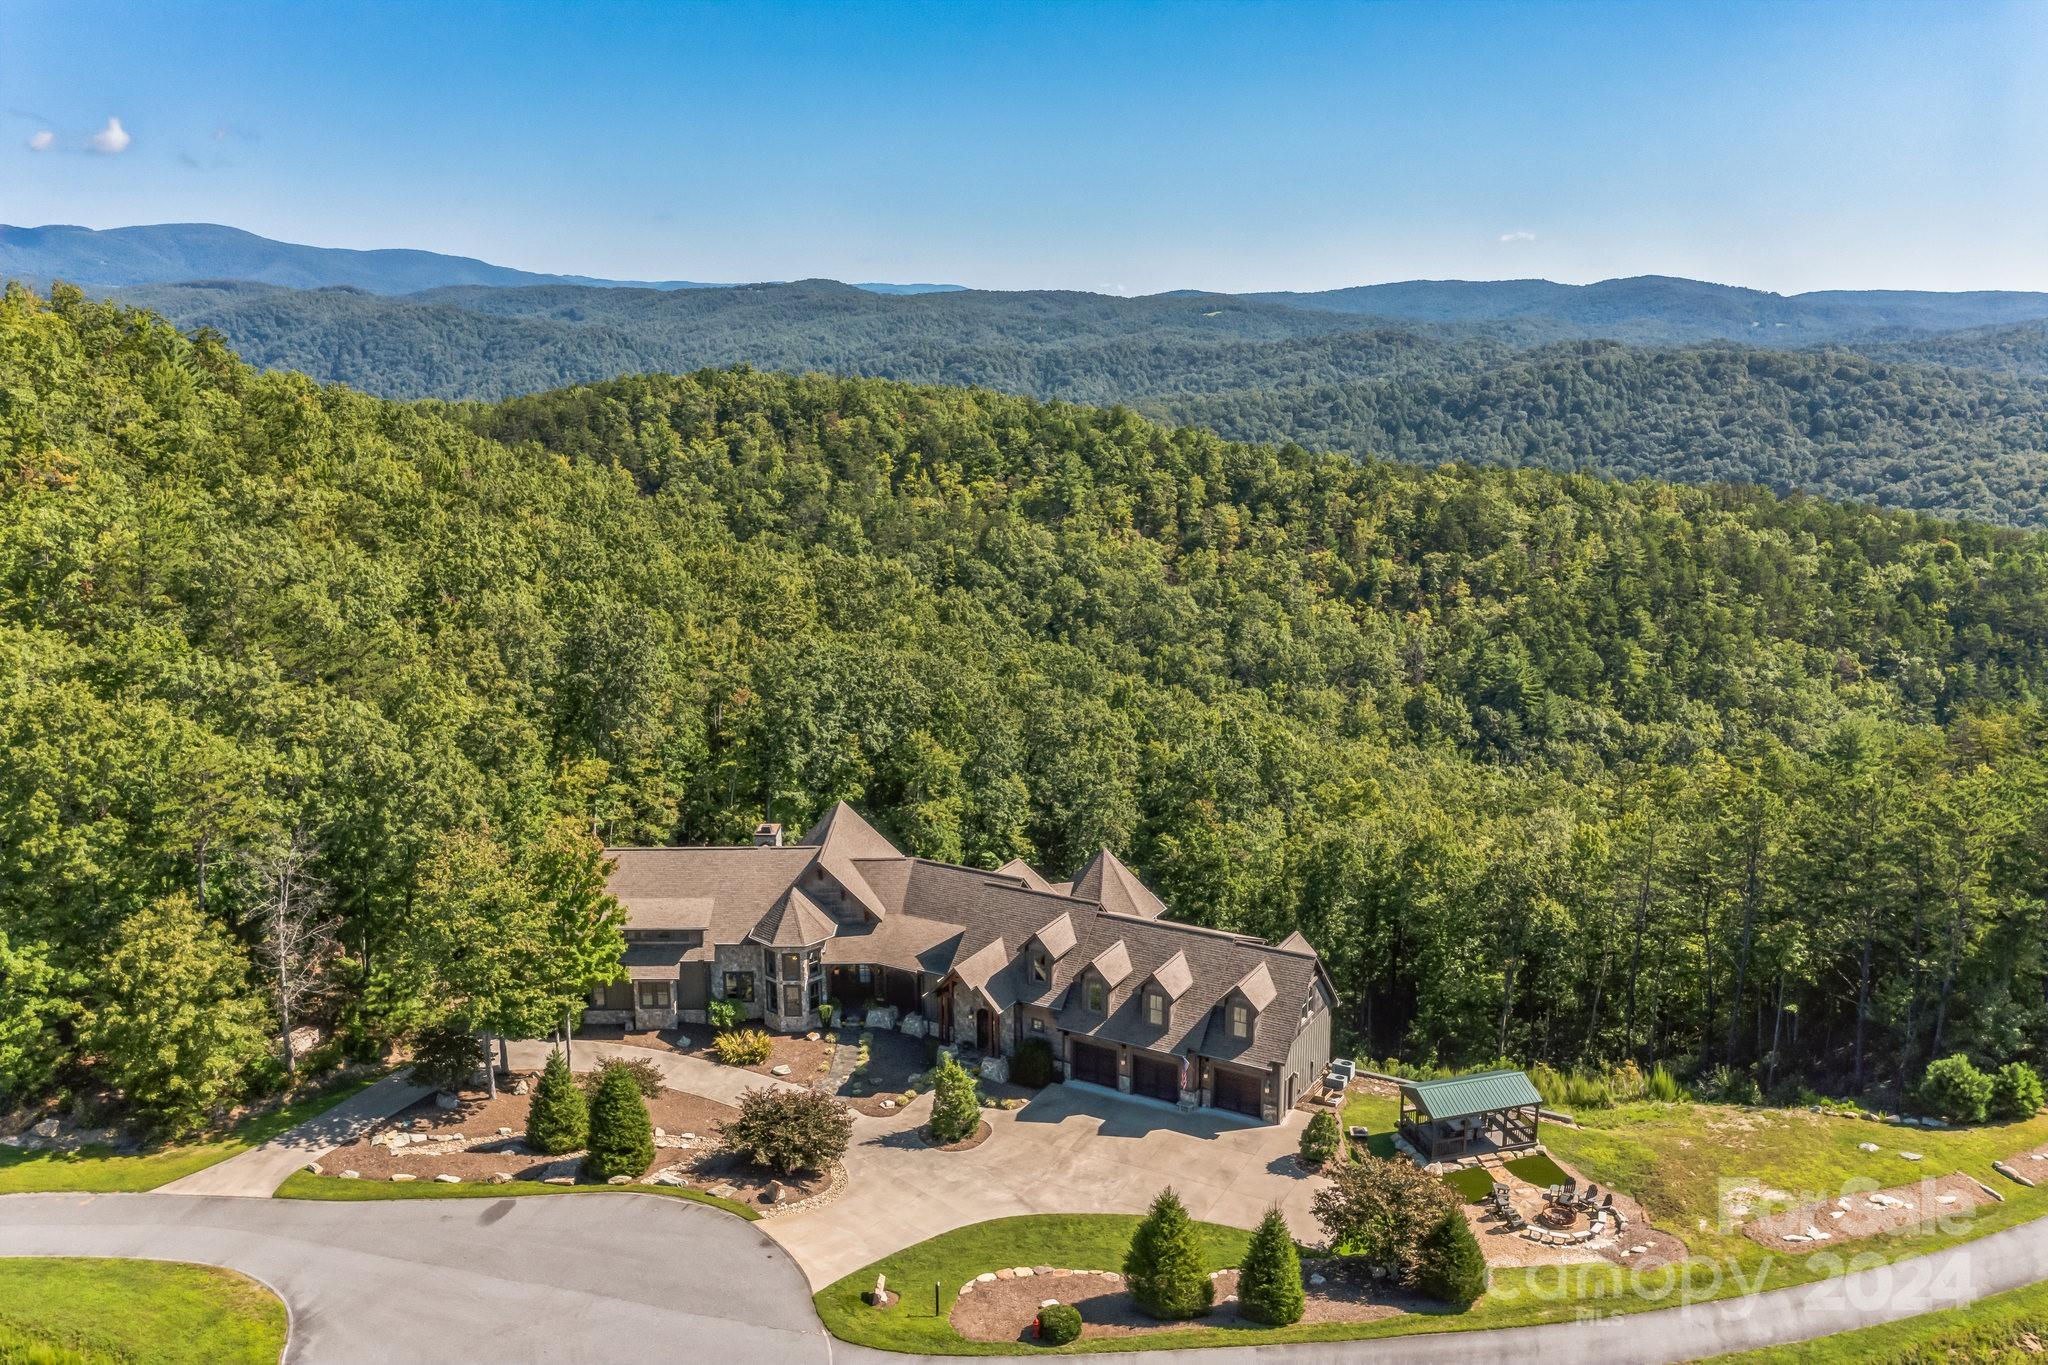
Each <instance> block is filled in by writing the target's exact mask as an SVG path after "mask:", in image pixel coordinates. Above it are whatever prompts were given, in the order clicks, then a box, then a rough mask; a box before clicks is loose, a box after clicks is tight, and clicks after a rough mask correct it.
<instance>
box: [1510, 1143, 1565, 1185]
mask: <svg viewBox="0 0 2048 1365" xmlns="http://www.w3.org/2000/svg"><path fill="white" fill-rule="evenodd" d="M1506 1165H1507V1168H1508V1174H1510V1175H1512V1176H1514V1178H1515V1179H1517V1180H1519V1181H1521V1182H1522V1183H1523V1184H1525V1185H1534V1186H1535V1187H1536V1188H1537V1189H1539V1190H1547V1189H1549V1188H1550V1187H1551V1186H1552V1185H1562V1184H1564V1182H1565V1181H1567V1180H1569V1179H1571V1177H1570V1176H1568V1175H1566V1174H1565V1173H1564V1168H1563V1167H1562V1166H1559V1165H1558V1164H1557V1163H1556V1162H1555V1161H1552V1160H1551V1159H1550V1158H1549V1157H1547V1156H1545V1155H1544V1154H1543V1153H1541V1152H1537V1153H1535V1154H1534V1155H1533V1156H1518V1157H1516V1158H1515V1159H1514V1160H1513V1161H1510V1162H1507V1163H1506Z"/></svg>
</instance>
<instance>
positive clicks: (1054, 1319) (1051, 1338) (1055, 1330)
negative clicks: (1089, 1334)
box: [1038, 1303, 1081, 1346]
mask: <svg viewBox="0 0 2048 1365" xmlns="http://www.w3.org/2000/svg"><path fill="white" fill-rule="evenodd" d="M1080 1335H1081V1310H1080V1309H1078V1308H1076V1307H1074V1305H1072V1304H1071V1303H1049V1304H1047V1305H1046V1306H1045V1307H1043V1308H1041V1309H1039V1310H1038V1339H1039V1340H1040V1341H1042V1342H1044V1343H1045V1344H1046V1345H1048V1346H1064V1345H1066V1344H1067V1343H1068V1342H1070V1341H1073V1340H1075V1339H1076V1338H1077V1337H1079V1336H1080Z"/></svg>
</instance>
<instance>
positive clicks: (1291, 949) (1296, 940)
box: [1273, 929, 1316, 957]
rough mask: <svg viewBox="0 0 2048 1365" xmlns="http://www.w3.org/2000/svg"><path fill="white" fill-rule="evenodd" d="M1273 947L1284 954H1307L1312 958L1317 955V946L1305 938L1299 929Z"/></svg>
mask: <svg viewBox="0 0 2048 1365" xmlns="http://www.w3.org/2000/svg"><path fill="white" fill-rule="evenodd" d="M1273 946H1274V947H1275V948H1278V949H1279V950H1280V951H1281V952H1283V953H1307V954H1308V955H1309V956H1310V957H1314V956H1315V955H1316V949H1315V945H1314V944H1312V943H1310V942H1309V941H1308V940H1307V939H1305V938H1303V937H1302V936H1301V930H1299V929H1296V930H1295V931H1294V932H1293V933H1291V934H1289V935H1288V936H1287V937H1286V938H1283V939H1281V940H1280V941H1279V942H1278V943H1276V944H1274V945H1273Z"/></svg>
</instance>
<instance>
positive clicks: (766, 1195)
mask: <svg viewBox="0 0 2048 1365" xmlns="http://www.w3.org/2000/svg"><path fill="white" fill-rule="evenodd" d="M786 1194H787V1191H785V1190H784V1189H783V1187H782V1182H781V1181H780V1180H771V1181H769V1182H768V1188H767V1189H765V1190H763V1191H761V1202H762V1203H764V1204H780V1203H781V1202H782V1201H783V1198H784V1196H785V1195H786Z"/></svg>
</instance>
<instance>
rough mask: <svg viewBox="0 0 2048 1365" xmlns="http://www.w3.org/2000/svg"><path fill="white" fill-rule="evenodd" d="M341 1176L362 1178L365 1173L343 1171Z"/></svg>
mask: <svg viewBox="0 0 2048 1365" xmlns="http://www.w3.org/2000/svg"><path fill="white" fill-rule="evenodd" d="M341 1178H342V1179H343V1180H361V1179H362V1178H363V1173H362V1172H361V1171H343V1172H342V1173H341Z"/></svg>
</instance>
